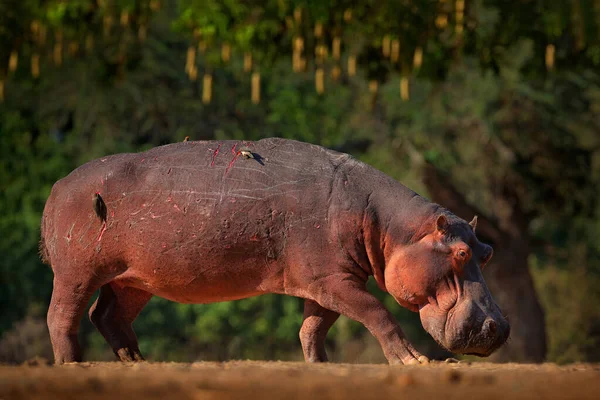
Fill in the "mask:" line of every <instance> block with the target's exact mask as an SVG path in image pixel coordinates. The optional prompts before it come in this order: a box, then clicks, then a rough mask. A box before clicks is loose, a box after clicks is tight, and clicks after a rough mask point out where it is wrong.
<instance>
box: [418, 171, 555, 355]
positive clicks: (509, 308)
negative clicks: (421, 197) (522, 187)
mask: <svg viewBox="0 0 600 400" xmlns="http://www.w3.org/2000/svg"><path fill="white" fill-rule="evenodd" d="M423 180H424V183H425V186H426V187H427V189H428V191H429V194H430V196H431V199H432V201H434V202H436V203H439V204H441V205H442V206H444V207H446V208H448V209H449V210H450V211H452V212H453V213H455V214H456V215H458V216H459V217H461V218H463V219H465V220H467V221H470V220H471V218H473V215H478V223H477V236H478V238H479V239H480V240H481V241H483V242H485V243H488V244H490V245H492V246H493V247H494V257H493V259H492V261H491V262H490V264H489V265H488V266H487V267H486V268H485V271H484V275H485V277H486V282H487V284H488V286H489V288H490V291H491V292H492V294H493V296H494V298H495V300H496V301H497V303H498V305H499V306H500V309H501V310H502V312H503V313H504V314H505V315H506V316H507V317H508V319H509V322H510V325H511V334H510V339H509V341H508V342H507V344H505V345H504V346H503V347H502V348H500V349H499V350H498V351H497V352H496V353H495V354H494V355H493V356H492V359H493V360H495V361H516V362H524V361H528V362H542V361H544V359H545V357H546V327H545V323H544V312H543V310H542V307H541V306H540V303H539V301H538V298H537V295H536V292H535V288H534V286H533V280H532V278H531V274H530V273H529V268H528V257H529V253H530V249H529V241H530V240H529V233H528V221H527V218H526V217H525V216H524V215H523V214H522V213H521V212H520V207H519V206H518V204H515V201H514V200H515V199H514V198H512V196H511V198H510V199H509V198H505V199H501V201H505V202H506V203H507V204H509V203H510V204H511V206H510V212H509V213H507V215H506V216H504V217H503V220H501V221H495V220H493V219H492V218H490V217H488V216H486V215H484V214H483V213H482V212H481V211H480V210H479V209H478V208H477V207H475V206H473V205H471V204H469V203H468V202H467V200H466V199H465V198H464V196H463V195H461V194H460V193H459V192H458V191H457V190H456V189H455V188H454V187H453V186H452V185H451V184H450V182H449V180H448V179H445V177H444V176H443V175H442V173H440V171H438V170H437V169H436V168H435V167H434V166H433V165H431V164H429V163H426V164H425V165H424V168H423ZM507 196H508V194H507ZM510 201H512V202H510Z"/></svg>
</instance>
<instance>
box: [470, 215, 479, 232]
mask: <svg viewBox="0 0 600 400" xmlns="http://www.w3.org/2000/svg"><path fill="white" fill-rule="evenodd" d="M469 225H471V228H473V233H475V228H477V215H476V216H474V217H473V220H472V221H471V222H469Z"/></svg>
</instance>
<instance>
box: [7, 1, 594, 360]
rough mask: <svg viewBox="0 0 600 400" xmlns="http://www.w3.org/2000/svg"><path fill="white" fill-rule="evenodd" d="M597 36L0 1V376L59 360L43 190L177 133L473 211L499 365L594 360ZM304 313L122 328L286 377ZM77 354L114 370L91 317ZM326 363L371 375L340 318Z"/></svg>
mask: <svg viewBox="0 0 600 400" xmlns="http://www.w3.org/2000/svg"><path fill="white" fill-rule="evenodd" d="M599 39H600V1H596V0H573V1H549V0H546V1H542V0H519V1H510V2H509V1H502V0H445V1H444V0H424V1H416V0H412V1H411V0H357V1H349V0H335V1H322V0H263V1H258V0H179V1H175V0H171V1H166V0H160V1H158V0H151V1H150V0H137V1H134V0H126V1H116V0H113V1H111V0H103V1H100V0H71V1H56V0H55V1H35V0H20V1H13V0H0V238H1V239H0V318H1V319H0V362H22V361H23V360H26V359H28V358H30V357H33V356H35V355H41V356H44V357H47V358H49V359H52V353H51V348H50V344H49V338H48V333H47V328H46V325H45V313H46V309H47V304H48V302H49V298H50V294H51V290H52V272H51V270H50V268H49V267H48V266H45V265H42V264H41V262H40V261H39V258H38V254H37V242H38V240H39V222H40V217H41V213H42V210H43V206H44V203H45V200H46V198H47V196H48V195H49V193H50V189H51V187H52V184H53V183H54V182H55V181H56V180H58V179H60V178H61V177H63V176H65V175H66V174H68V173H69V172H70V171H71V170H73V169H74V168H76V167H77V166H79V165H81V164H83V163H85V162H87V161H89V160H92V159H94V158H97V157H100V156H103V155H106V154H113V153H118V152H137V151H142V150H146V149H148V148H151V147H153V146H158V145H162V144H166V143H172V142H176V141H181V140H183V139H184V137H185V136H189V137H190V138H191V140H206V139H245V140H258V139H260V138H264V137H272V136H279V137H285V138H292V139H297V140H302V141H307V142H311V143H315V144H320V145H323V146H327V147H330V148H333V149H336V150H340V151H344V152H348V153H351V154H353V155H354V156H355V157H357V158H359V159H361V160H363V161H365V162H367V163H369V164H371V165H373V166H374V167H376V168H378V169H380V170H382V171H384V172H386V173H388V174H389V175H391V176H393V177H395V178H396V179H398V180H400V181H401V182H403V183H404V184H405V185H407V186H409V187H410V188H412V189H414V190H416V191H417V192H419V193H421V194H423V195H426V196H427V197H429V198H431V199H432V200H434V201H436V202H439V203H441V204H442V205H444V206H446V207H448V208H450V209H451V210H452V211H454V212H455V213H457V214H458V215H459V216H461V217H463V218H465V219H468V220H470V219H471V218H472V216H473V214H478V215H479V225H478V235H479V236H480V238H481V239H482V240H483V241H485V242H487V243H490V244H492V245H493V246H494V249H495V257H494V259H493V262H492V263H491V264H490V265H489V267H488V268H486V271H485V275H486V279H487V282H488V285H489V286H490V289H491V290H492V293H493V295H494V297H495V298H496V300H497V301H498V303H499V304H500V306H501V307H502V308H503V311H504V312H505V313H506V314H507V315H508V317H509V318H510V321H511V325H512V334H511V339H510V342H509V343H508V344H507V345H506V346H505V347H504V348H503V349H501V350H500V351H499V352H498V353H496V354H495V355H494V356H493V358H494V359H495V360H498V361H517V362H523V361H533V362H540V361H544V360H549V361H554V362H559V363H564V362H575V361H600V343H599V340H600V263H599V260H600V244H599V243H600V242H599V241H598V238H599V237H600V206H599V204H600V203H599V202H598V197H599V195H600V193H599V189H598V188H599V186H598V183H599V178H600V118H599V116H600V75H599V72H598V71H600V68H599V67H600V40H599ZM371 283H372V282H371ZM371 286H372V290H373V291H374V292H376V293H377V296H379V297H380V298H381V299H382V300H383V302H384V303H385V305H386V306H387V307H388V308H389V309H390V310H391V311H392V312H393V313H394V314H395V315H396V316H397V318H398V320H399V321H400V323H401V326H402V327H403V329H404V330H405V332H406V333H407V336H408V337H409V339H411V340H412V341H413V343H415V345H416V347H417V348H418V349H420V350H422V351H423V352H425V353H426V354H428V355H430V356H432V357H438V358H443V357H445V356H447V354H446V353H445V352H444V351H442V350H441V349H440V348H439V347H438V346H437V345H435V344H434V343H433V341H432V340H431V339H430V338H429V336H427V334H426V333H425V332H424V331H423V329H422V328H421V326H420V323H419V320H418V315H417V314H413V313H411V312H408V311H406V310H403V309H401V308H400V307H399V306H398V305H397V304H396V303H395V302H394V301H393V299H392V298H391V297H390V296H386V295H385V294H383V293H381V292H378V291H377V289H376V287H375V286H376V285H371ZM301 316H302V301H301V300H300V299H296V298H291V297H282V296H274V295H267V296H261V297H257V298H251V299H247V300H242V301H238V302H226V303H218V304H212V305H182V304H174V303H170V302H167V301H165V300H162V299H158V298H154V299H153V300H152V301H151V302H150V304H149V305H148V306H147V307H146V308H145V309H144V311H143V312H142V314H141V315H140V317H139V318H138V320H137V321H136V322H135V324H134V328H135V329H136V332H137V333H138V336H139V338H140V346H141V349H142V353H143V354H144V355H145V356H146V357H147V358H148V359H151V360H179V361H193V360H227V359H245V358H251V359H287V360H300V359H301V358H302V355H301V349H300V343H299V339H298V331H299V328H300V325H301V322H302V319H301ZM80 336H81V341H82V343H83V345H84V349H85V358H86V359H96V360H97V359H108V360H110V359H113V355H112V352H111V350H110V349H109V347H108V345H107V344H106V343H105V342H104V339H103V338H102V337H101V336H100V334H99V333H97V332H96V331H95V330H94V329H93V327H92V325H91V324H90V323H89V321H88V320H87V318H85V320H84V321H83V322H82V329H81V335H80ZM328 347H329V351H330V356H331V357H330V358H331V359H332V360H334V361H338V362H341V361H345V362H384V361H385V359H384V358H383V354H382V352H381V350H380V348H379V345H378V344H377V343H376V341H375V340H374V339H373V338H372V337H371V336H370V335H369V333H368V332H367V331H366V329H364V328H363V327H362V326H360V325H358V324H357V323H355V322H354V321H350V320H348V319H345V318H341V319H340V320H339V321H338V322H337V323H336V324H335V325H334V328H333V329H332V331H331V333H330V335H329V342H328Z"/></svg>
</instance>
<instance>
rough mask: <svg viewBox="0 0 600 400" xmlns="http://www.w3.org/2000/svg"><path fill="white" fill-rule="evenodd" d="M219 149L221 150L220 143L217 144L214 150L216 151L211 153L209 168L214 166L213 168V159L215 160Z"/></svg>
mask: <svg viewBox="0 0 600 400" xmlns="http://www.w3.org/2000/svg"><path fill="white" fill-rule="evenodd" d="M220 148H221V143H219V145H218V146H217V149H216V150H215V152H214V153H213V156H212V161H211V163H210V166H211V167H214V166H215V159H216V158H217V155H218V154H219V149H220Z"/></svg>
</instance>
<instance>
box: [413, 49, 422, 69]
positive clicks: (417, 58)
mask: <svg viewBox="0 0 600 400" xmlns="http://www.w3.org/2000/svg"><path fill="white" fill-rule="evenodd" d="M421 65H423V49H422V48H421V47H420V46H417V48H416V49H415V54H414V56H413V67H414V69H419V68H421Z"/></svg>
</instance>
